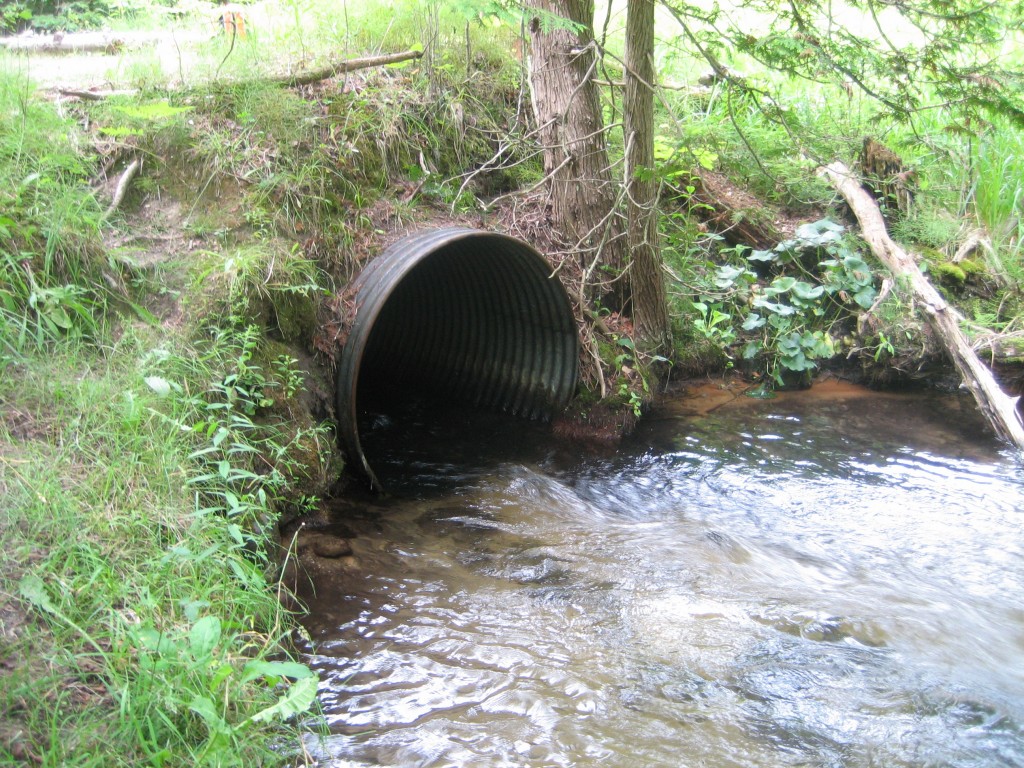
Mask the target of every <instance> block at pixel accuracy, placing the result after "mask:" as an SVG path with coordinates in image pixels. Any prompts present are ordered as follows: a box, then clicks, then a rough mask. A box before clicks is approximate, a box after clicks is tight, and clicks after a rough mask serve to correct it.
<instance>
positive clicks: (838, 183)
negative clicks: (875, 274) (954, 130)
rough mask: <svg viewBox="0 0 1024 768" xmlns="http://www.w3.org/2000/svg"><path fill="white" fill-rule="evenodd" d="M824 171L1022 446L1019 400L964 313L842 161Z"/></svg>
mask: <svg viewBox="0 0 1024 768" xmlns="http://www.w3.org/2000/svg"><path fill="white" fill-rule="evenodd" d="M821 173H822V174H823V175H824V176H825V177H826V178H827V179H828V180H829V181H830V182H831V183H832V185H833V186H834V187H835V188H836V189H837V190H838V191H839V194H841V195H842V196H843V198H844V199H845V200H846V202H847V204H848V205H849V206H850V208H851V209H852V210H853V213H854V215H855V216H856V217H857V221H858V222H860V227H861V234H862V236H863V237H864V240H865V241H867V244H868V246H869V247H870V248H871V252H872V253H873V254H874V255H875V257H876V258H877V259H878V260H879V261H881V262H882V263H883V264H885V266H886V267H888V269H889V270H890V271H891V272H892V273H893V274H894V275H896V276H897V277H903V278H904V279H905V280H906V281H907V283H908V286H909V288H910V291H911V293H912V294H913V297H914V300H915V303H916V304H917V306H918V307H920V308H921V312H922V313H923V314H924V317H925V320H926V321H927V322H928V325H929V326H930V327H931V329H932V331H933V332H934V333H935V335H936V336H938V337H939V339H940V340H941V341H942V344H943V345H944V346H945V348H946V352H947V354H948V355H949V357H950V359H952V361H953V364H954V365H955V366H956V368H957V370H958V371H960V375H961V376H962V377H963V380H964V384H965V385H966V386H967V388H968V389H969V390H970V391H971V394H972V395H974V399H975V401H976V402H977V403H978V407H979V408H980V409H981V412H982V414H983V415H984V416H985V418H987V419H988V421H989V424H991V425H992V428H993V429H994V430H995V432H996V434H998V435H999V436H1000V437H1001V438H1003V439H1005V440H1008V441H1010V442H1012V443H1013V444H1014V445H1015V446H1016V447H1017V448H1018V449H1019V450H1024V427H1022V426H1021V420H1020V416H1019V415H1018V414H1017V408H1016V404H1017V399H1018V398H1013V397H1010V396H1009V395H1007V394H1006V393H1005V392H1003V391H1002V390H1001V389H1000V388H999V385H998V384H997V383H996V381H995V378H994V377H993V376H992V372H991V371H990V370H989V369H988V368H986V367H985V365H984V364H983V363H982V362H981V360H980V359H978V355H977V354H976V353H975V352H974V350H973V349H972V348H971V345H970V343H969V342H968V341H967V337H966V336H964V333H963V331H961V330H960V321H961V320H962V319H963V318H962V317H961V316H960V313H959V312H957V311H956V310H955V309H954V308H953V307H951V306H949V305H948V304H947V303H946V301H945V300H944V299H943V298H942V296H940V295H939V292H938V291H937V290H935V287H934V286H933V285H932V284H931V283H929V282H928V279H927V278H926V277H925V276H924V274H923V273H922V272H921V270H920V269H919V268H918V266H917V262H916V261H914V258H913V257H912V256H911V255H910V254H909V253H907V252H906V251H905V250H903V249H902V248H901V247H900V246H899V245H897V244H896V243H895V242H893V240H892V239H891V238H890V237H889V234H888V232H887V231H886V229H885V221H884V220H883V219H882V214H881V211H879V209H878V206H877V205H876V204H875V201H874V200H873V199H872V197H871V196H870V195H869V194H868V193H867V191H865V189H864V188H863V187H862V186H861V185H860V183H859V182H858V181H857V179H855V178H854V177H853V174H851V173H850V170H849V169H848V168H847V167H846V166H845V165H843V164H842V163H833V164H832V165H829V166H828V167H826V168H823V169H821Z"/></svg>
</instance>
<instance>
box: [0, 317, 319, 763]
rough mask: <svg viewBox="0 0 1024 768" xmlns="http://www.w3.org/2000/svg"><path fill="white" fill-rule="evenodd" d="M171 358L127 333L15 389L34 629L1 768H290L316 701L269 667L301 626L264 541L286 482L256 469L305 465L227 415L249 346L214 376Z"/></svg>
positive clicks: (16, 553)
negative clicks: (225, 380)
mask: <svg viewBox="0 0 1024 768" xmlns="http://www.w3.org/2000/svg"><path fill="white" fill-rule="evenodd" d="M152 341H153V340H152V339H150V338H142V337H136V336H135V334H134V333H133V332H132V331H131V330H128V331H127V332H126V333H125V334H124V335H123V336H122V337H121V340H120V341H119V342H118V343H117V344H114V345H112V346H110V347H107V348H105V349H93V348H89V347H82V346H80V345H78V344H61V345H59V346H58V347H57V348H56V349H54V350H53V352H52V353H51V355H49V356H47V357H45V358H39V357H32V358H29V359H27V360H25V361H24V362H23V363H21V364H20V365H18V366H17V368H16V369H15V370H14V371H12V372H9V375H8V376H5V377H4V378H3V380H2V384H0V401H2V402H3V403H4V409H5V412H6V413H7V414H8V416H7V418H5V419H4V420H3V422H0V486H2V487H3V489H4V497H5V504H4V511H3V514H4V517H3V518H2V520H0V533H2V542H0V546H3V548H4V551H5V552H6V553H8V558H9V559H8V561H7V565H6V566H5V567H4V569H3V573H2V577H3V578H2V587H0V595H2V597H3V601H4V607H5V610H6V611H8V612H10V613H9V614H7V615H14V616H17V617H19V621H18V622H16V623H15V626H16V627H17V630H16V632H15V637H14V639H13V640H12V641H11V642H10V643H9V644H8V647H7V648H6V649H5V657H6V658H8V659H9V660H16V661H17V662H18V663H19V665H18V666H17V667H16V669H15V671H13V672H11V673H6V672H5V673H4V674H5V675H6V676H8V679H7V680H6V681H5V683H6V685H5V686H3V689H4V697H3V699H2V704H0V705H2V707H3V713H4V714H3V718H2V719H3V720H4V721H5V722H6V723H7V727H6V728H5V729H4V732H3V733H2V735H3V737H4V741H3V742H0V755H2V754H3V750H4V749H6V750H8V751H11V750H14V749H17V750H21V751H26V750H27V753H28V754H32V755H35V756H37V757H39V758H40V759H41V761H42V764H44V765H53V766H58V765H68V764H75V765H139V764H154V765H263V764H281V763H282V762H285V761H286V760H287V755H285V754H281V753H279V752H276V751H274V750H273V749H271V744H272V743H273V741H274V740H275V739H278V738H281V737H282V736H284V735H286V734H287V733H289V730H288V728H289V727H290V726H286V724H285V721H286V720H289V719H291V720H293V719H294V716H295V715H298V714H301V713H302V712H304V711H305V710H306V709H308V707H309V706H310V704H311V703H312V700H313V695H314V694H315V683H314V681H313V678H312V677H311V676H310V673H309V671H308V670H306V669H305V668H303V667H301V666H300V665H285V664H276V665H275V664H272V663H270V662H271V659H272V658H276V657H277V655H278V654H279V653H280V651H281V648H282V642H283V641H285V640H286V636H287V634H288V633H289V631H290V630H291V627H292V619H291V617H290V616H288V615H287V614H286V612H285V611H284V609H283V608H282V607H281V603H280V601H279V597H280V595H279V594H278V591H277V588H276V587H275V586H274V583H273V581H268V579H267V576H268V574H270V573H272V570H273V569H272V568H271V565H272V559H271V554H272V553H271V551H270V548H269V547H270V545H269V543H268V542H267V540H266V538H265V535H266V534H262V533H259V532H258V529H257V527H256V521H257V520H258V519H259V518H260V516H261V515H262V516H266V515H269V514H271V512H272V509H273V499H274V498H277V497H279V495H280V494H281V493H283V492H285V490H286V485H287V482H286V481H285V480H284V479H283V478H284V475H283V474H281V473H278V474H277V476H276V477H275V476H274V474H273V473H272V475H271V476H267V477H266V478H262V479H260V480H258V481H257V480H254V479H253V477H254V476H253V473H252V471H251V469H249V468H248V467H249V466H250V465H249V463H248V459H246V458H245V457H246V456H247V455H250V454H248V453H243V454H239V453H238V452H237V451H240V450H243V451H246V452H250V451H251V452H254V453H255V452H262V453H260V454H259V455H263V454H266V455H268V456H270V455H272V454H274V452H275V451H274V450H273V449H276V448H283V449H286V448H287V446H286V444H283V443H282V442H278V439H279V437H280V435H281V433H280V431H278V430H277V429H276V428H275V427H273V426H272V425H270V424H269V423H268V424H263V425H258V424H257V423H256V422H255V421H254V420H253V418H251V417H247V416H246V415H245V414H244V413H242V412H241V411H238V412H237V413H233V412H232V409H230V408H228V409H227V410H225V407H224V405H225V404H226V402H227V401H226V400H224V398H223V397H222V395H223V393H224V391H223V390H222V389H218V386H217V384H216V381H218V379H217V378H215V377H219V376H220V375H221V370H223V369H218V366H223V365H225V364H228V365H229V367H230V363H231V362H232V360H234V361H235V363H237V361H238V359H240V358H237V357H236V355H238V354H240V353H241V351H242V350H241V348H240V347H238V346H237V345H234V346H233V344H234V342H232V343H229V344H227V345H226V347H222V348H221V349H219V350H214V351H212V352H208V353H207V354H206V356H205V358H204V357H203V356H202V355H198V354H192V355H188V356H186V357H177V356H175V355H174V354H168V353H167V350H166V348H164V350H163V351H162V352H160V353H155V352H154V351H153V349H152V348H151V346H152ZM152 371H160V372H163V373H165V374H167V375H168V378H163V377H157V375H156V374H155V373H154V374H152V376H149V377H147V376H146V375H145V374H147V373H149V372H152ZM175 372H176V373H177V374H178V376H179V378H177V379H173V378H170V377H171V376H173V375H174V373H175ZM186 373H187V374H188V375H187V376H186V375H185V374H186ZM237 373H238V371H237V370H236V371H235V374H236V375H237ZM248 374H249V378H250V379H252V378H253V376H252V367H251V366H250V367H249V369H248ZM229 375H231V374H229ZM154 377H155V378H154ZM269 379H270V377H268V376H263V375H262V374H261V378H260V381H261V383H262V384H263V385H264V387H266V386H267V385H268V383H269ZM158 380H159V381H165V382H173V386H174V391H173V392H172V391H165V390H164V389H163V388H162V386H161V385H160V384H159V383H158ZM238 387H239V388H240V387H241V383H238ZM179 388H180V392H179V391H178V390H179ZM186 390H192V391H195V392H197V394H196V395H194V396H188V397H186V396H185V395H184V394H183V393H184V392H185V391H186ZM268 391H269V390H268ZM243 400H244V398H243ZM235 402H236V403H237V402H238V399H236V400H235ZM218 403H220V404H221V405H220V406H218V405H217V404H218ZM213 414H216V416H214V415H213ZM217 419H219V421H217ZM214 423H216V424H217V427H216V428H215V430H214V431H213V433H212V434H213V435H221V440H220V441H219V442H218V444H217V446H215V447H214V450H212V451H210V450H207V449H209V448H210V446H211V442H210V440H208V439H207V438H206V437H205V436H206V434H207V432H208V429H209V427H210V426H211V425H212V424H214ZM199 425H202V426H201V427H200V426H199ZM204 446H205V448H204ZM220 446H223V450H220ZM190 457H191V458H190ZM211 469H213V473H212V474H213V475H214V477H213V478H212V479H211V478H210V477H208V476H209V475H210V474H211ZM243 501H244V502H245V504H244V508H243ZM232 504H233V507H232V508H230V509H229V508H228V507H231V506H232ZM285 679H291V680H294V682H292V683H290V684H286V685H284V686H281V685H278V684H279V683H280V681H282V680H285ZM5 742H6V743H5ZM284 743H291V747H289V749H294V748H295V746H296V745H297V743H298V742H297V740H295V739H294V737H293V739H292V741H291V742H284Z"/></svg>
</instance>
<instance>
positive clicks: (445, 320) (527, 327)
mask: <svg viewBox="0 0 1024 768" xmlns="http://www.w3.org/2000/svg"><path fill="white" fill-rule="evenodd" d="M349 293H350V295H351V296H352V297H353V302H352V306H353V310H352V311H353V312H354V315H353V316H352V317H350V318H348V319H347V323H346V324H347V325H348V328H349V330H348V337H347V339H346V340H345V345H344V348H343V349H342V354H341V362H340V364H339V366H338V387H337V396H338V403H337V411H338V427H339V431H340V439H341V442H342V446H343V448H344V449H345V451H346V452H347V454H348V458H349V463H350V464H351V465H352V466H354V467H355V468H356V469H358V470H359V471H361V472H362V473H363V474H365V475H366V477H367V478H368V479H369V481H370V483H371V485H372V486H374V487H377V488H379V486H380V484H379V482H378V481H377V478H376V476H375V475H374V472H373V470H372V469H371V467H370V462H369V461H368V459H367V457H366V456H365V455H364V454H363V449H362V446H361V444H360V440H359V414H360V399H361V397H362V396H363V395H365V394H366V393H371V392H373V391H374V390H375V388H379V387H383V386H387V387H392V386H394V385H403V384H405V385H409V386H414V387H415V388H416V389H417V390H419V391H425V392H431V393H433V394H435V395H437V396H440V397H442V398H445V399H446V400H448V401H463V402H468V403H471V404H473V405H475V406H477V407H480V408H485V409H493V410H501V411H505V412H508V413H511V414H514V415H516V416H521V417H525V418H528V419H544V420H547V419H550V418H552V416H554V415H555V414H557V413H558V412H559V411H560V410H561V409H562V408H564V407H565V405H566V404H567V403H568V402H569V399H570V398H571V397H572V395H573V392H574V391H575V389H576V377H577V356H578V345H579V337H578V334H577V329H576V321H575V319H574V318H573V311H572V305H571V303H570V302H569V299H568V297H567V296H566V293H565V290H564V289H563V288H562V285H561V283H560V282H559V281H558V279H557V278H556V277H552V276H551V266H550V264H548V262H547V260H546V259H545V258H544V257H543V256H541V255H540V253H538V252H537V251H536V250H535V249H534V248H532V247H531V246H529V245H527V244H526V243H524V242H522V241H520V240H517V239H515V238H512V237H508V236H506V235H500V234H495V233H491V232H483V231H479V230H473V229H441V230H432V231H427V232H421V233H418V234H414V235H411V236H409V237H406V238H404V239H403V240H400V241H399V242H397V243H395V244H394V245H392V246H391V247H390V248H389V249H388V250H387V251H385V252H384V254H382V255H381V256H380V257H378V258H377V259H375V260H374V261H372V262H371V263H370V264H369V265H368V266H367V267H366V268H365V269H364V270H363V271H362V272H361V273H360V274H359V276H358V277H357V278H356V280H355V282H354V283H353V284H352V286H351V288H350V290H349Z"/></svg>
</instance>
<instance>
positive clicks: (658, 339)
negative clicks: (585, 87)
mask: <svg viewBox="0 0 1024 768" xmlns="http://www.w3.org/2000/svg"><path fill="white" fill-rule="evenodd" d="M622 111H623V114H624V116H625V129H626V130H625V133H626V198H627V200H626V210H627V212H628V220H629V230H628V233H629V236H628V239H629V248H630V256H631V258H632V263H631V265H630V268H629V271H630V274H629V283H630V284H629V288H630V289H631V293H632V302H633V306H632V316H633V323H634V326H635V328H636V331H637V336H638V337H639V339H638V340H639V341H640V342H641V343H642V344H643V346H644V347H646V348H647V349H648V351H651V352H657V353H661V354H664V353H667V352H668V351H669V348H670V346H671V343H672V331H671V327H670V325H669V319H668V304H667V300H666V297H665V282H664V277H663V274H662V268H661V253H660V251H659V248H658V185H657V183H656V182H655V180H654V176H653V174H654V0H629V3H628V15H627V17H626V90H625V101H624V103H623V109H622Z"/></svg>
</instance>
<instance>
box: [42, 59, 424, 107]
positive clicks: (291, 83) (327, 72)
mask: <svg viewBox="0 0 1024 768" xmlns="http://www.w3.org/2000/svg"><path fill="white" fill-rule="evenodd" d="M422 55H423V51H402V52H401V53H387V54H383V55H381V56H365V57H363V58H360V59H348V60H346V61H338V62H335V63H334V64H330V65H328V66H326V67H322V68H320V69H314V70H311V71H309V72H300V73H299V74H295V75H267V76H266V77H259V78H254V79H252V80H251V81H250V80H245V81H239V80H233V81H231V82H233V83H236V84H237V83H240V82H260V83H274V84H276V85H283V86H286V87H295V86H299V85H311V84H312V83H318V82H320V81H321V80H326V79H327V78H329V77H334V76H335V75H340V74H343V73H345V72H355V71H357V70H360V69H369V68H370V67H383V66H387V65H388V64H399V63H401V62H403V61H412V60H413V59H418V58H420V57H421V56H422ZM56 92H57V93H58V94H60V95H61V96H69V97H72V98H78V99H82V100H83V101H103V99H106V98H108V97H110V96H132V95H135V94H137V93H138V91H85V90H78V89H73V88H57V89H56Z"/></svg>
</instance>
